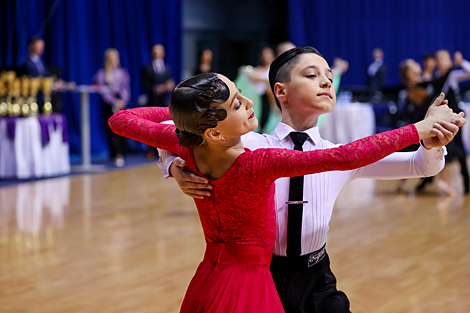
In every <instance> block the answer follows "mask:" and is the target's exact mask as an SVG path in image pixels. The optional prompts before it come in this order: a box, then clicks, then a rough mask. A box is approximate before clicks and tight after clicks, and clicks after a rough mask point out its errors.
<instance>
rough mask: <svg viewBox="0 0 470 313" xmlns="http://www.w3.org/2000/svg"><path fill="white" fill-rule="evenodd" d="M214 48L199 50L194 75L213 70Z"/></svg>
mask: <svg viewBox="0 0 470 313" xmlns="http://www.w3.org/2000/svg"><path fill="white" fill-rule="evenodd" d="M212 56H213V53H212V50H210V49H204V50H201V51H200V52H199V55H198V59H197V61H198V66H197V68H196V70H195V71H194V75H198V74H202V73H208V72H213V70H212Z"/></svg>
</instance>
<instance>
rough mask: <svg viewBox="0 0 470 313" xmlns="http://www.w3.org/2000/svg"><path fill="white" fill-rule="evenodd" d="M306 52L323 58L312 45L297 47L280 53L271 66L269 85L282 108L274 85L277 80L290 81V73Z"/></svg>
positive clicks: (278, 105) (279, 106)
mask: <svg viewBox="0 0 470 313" xmlns="http://www.w3.org/2000/svg"><path fill="white" fill-rule="evenodd" d="M304 53H314V54H316V55H319V56H321V57H322V58H323V56H322V55H321V54H320V52H318V50H317V49H315V48H314V47H310V46H302V47H296V48H293V49H290V50H287V51H286V52H284V53H282V54H281V55H279V56H278V57H277V58H276V59H275V60H274V61H273V63H271V66H270V67H269V85H270V86H271V90H272V92H273V94H274V97H275V99H276V104H277V107H278V108H279V110H281V104H280V103H279V100H278V99H277V97H276V94H275V93H274V85H275V84H276V83H277V82H290V74H291V72H292V69H293V68H294V66H295V65H296V64H297V63H298V62H299V56H300V55H302V54H304Z"/></svg>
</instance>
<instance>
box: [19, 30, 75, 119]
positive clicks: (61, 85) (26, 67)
mask: <svg viewBox="0 0 470 313" xmlns="http://www.w3.org/2000/svg"><path fill="white" fill-rule="evenodd" d="M44 50H45V43H44V40H42V39H41V38H40V37H33V38H31V39H30V40H29V43H28V56H27V57H26V60H25V62H24V64H23V66H22V67H21V70H20V74H22V75H27V76H31V77H39V76H42V77H50V76H55V77H58V76H60V69H57V68H56V69H54V70H51V69H49V68H48V67H47V66H46V65H45V64H44V62H43V61H42V59H41V58H42V55H43V54H44ZM75 86H76V84H75V82H70V83H66V82H64V81H63V80H62V79H57V80H56V81H55V82H54V86H53V90H54V91H63V90H67V89H73V88H75ZM43 100H44V99H43V96H42V93H39V94H38V99H37V101H38V105H39V107H40V108H41V110H42V105H43ZM51 102H52V106H53V111H54V112H61V111H62V98H61V95H60V93H58V92H53V93H52V99H51Z"/></svg>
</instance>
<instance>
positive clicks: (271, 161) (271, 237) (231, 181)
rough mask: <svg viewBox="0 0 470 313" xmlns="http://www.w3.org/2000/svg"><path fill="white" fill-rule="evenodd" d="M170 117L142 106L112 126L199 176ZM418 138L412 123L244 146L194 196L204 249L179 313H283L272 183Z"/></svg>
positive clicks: (372, 158)
mask: <svg viewBox="0 0 470 313" xmlns="http://www.w3.org/2000/svg"><path fill="white" fill-rule="evenodd" d="M170 119H171V117H170V114H169V110H168V108H159V107H145V108H136V109H130V110H123V111H119V112H117V113H115V114H114V115H113V116H112V117H111V118H110V120H109V125H110V126H111V129H112V130H113V131H114V132H115V133H117V134H119V135H121V136H126V137H129V138H132V139H135V140H138V141H141V142H143V143H146V144H148V145H152V146H154V147H157V148H161V149H165V150H167V151H171V152H173V153H175V154H177V155H179V156H180V157H181V158H183V159H184V160H185V161H186V167H187V169H188V170H189V171H191V172H193V173H196V174H199V175H201V174H200V173H199V172H198V170H197V168H196V165H195V163H194V154H193V151H194V149H187V148H183V147H181V146H179V145H178V139H177V137H176V135H175V126H174V125H168V124H159V122H162V121H165V120H170ZM418 142H419V136H418V133H417V130H416V128H415V126H414V125H408V126H406V127H403V128H400V129H396V130H393V131H389V132H385V133H381V134H377V135H374V136H370V137H366V138H364V139H360V140H357V141H355V142H352V143H350V144H346V145H343V146H340V147H338V148H332V149H324V150H313V151H305V152H302V151H295V150H290V149H257V150H255V151H250V150H249V149H246V148H245V152H244V153H242V154H240V156H239V157H238V159H237V160H236V161H235V163H234V164H233V165H232V167H231V168H230V169H229V170H228V171H227V172H226V173H225V174H224V175H223V176H222V177H221V178H219V179H216V180H212V181H211V184H212V186H213V190H212V196H211V197H205V198H204V199H195V200H194V201H195V202H196V206H197V210H198V213H199V217H200V220H201V224H202V228H203V230H204V236H205V240H206V243H207V248H206V252H205V256H204V260H203V261H202V262H201V263H200V265H199V267H198V269H197V271H196V274H195V275H194V277H193V279H192V280H191V283H190V285H189V287H188V290H187V292H186V295H185V298H184V300H183V304H182V306H181V312H184V313H186V312H188V313H189V312H191V313H195V312H220V313H230V312H237V313H250V312H253V313H255V312H256V313H262V312H269V313H274V312H284V310H283V308H282V305H281V301H280V300H279V296H278V294H277V292H276V287H275V286H274V282H273V280H272V277H271V273H270V271H269V265H270V261H271V256H272V250H273V247H274V241H275V239H276V215H275V206H274V205H275V203H274V181H275V180H276V179H278V178H280V177H291V176H300V175H306V174H313V173H318V172H323V171H333V170H351V169H355V168H358V167H361V166H365V165H368V164H371V163H373V162H376V161H378V160H379V159H381V158H383V157H385V156H387V155H389V154H390V153H393V152H395V151H398V150H400V149H402V148H404V147H406V146H408V145H411V144H415V143H418ZM201 176H203V175H201Z"/></svg>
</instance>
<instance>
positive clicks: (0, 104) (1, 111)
mask: <svg viewBox="0 0 470 313" xmlns="http://www.w3.org/2000/svg"><path fill="white" fill-rule="evenodd" d="M5 84H6V82H5V73H2V74H1V75H0V116H6V115H8V107H7V102H6V96H7V88H6V85H5Z"/></svg>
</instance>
